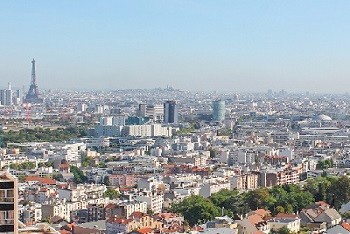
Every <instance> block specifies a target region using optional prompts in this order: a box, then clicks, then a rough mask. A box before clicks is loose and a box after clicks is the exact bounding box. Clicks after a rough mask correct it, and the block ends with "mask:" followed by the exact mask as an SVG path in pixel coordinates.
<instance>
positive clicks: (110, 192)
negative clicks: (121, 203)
mask: <svg viewBox="0 0 350 234" xmlns="http://www.w3.org/2000/svg"><path fill="white" fill-rule="evenodd" d="M119 195H120V194H119V192H118V191H117V190H115V189H112V188H107V190H106V192H105V193H104V194H103V196H104V197H109V199H111V200H112V199H117V198H118V197H119Z"/></svg>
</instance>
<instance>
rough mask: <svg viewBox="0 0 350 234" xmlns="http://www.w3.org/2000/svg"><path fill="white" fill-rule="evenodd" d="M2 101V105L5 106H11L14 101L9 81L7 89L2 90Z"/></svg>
mask: <svg viewBox="0 0 350 234" xmlns="http://www.w3.org/2000/svg"><path fill="white" fill-rule="evenodd" d="M0 102H1V105H4V106H11V105H12V104H13V103H12V90H11V84H10V83H8V87H7V89H3V90H0Z"/></svg>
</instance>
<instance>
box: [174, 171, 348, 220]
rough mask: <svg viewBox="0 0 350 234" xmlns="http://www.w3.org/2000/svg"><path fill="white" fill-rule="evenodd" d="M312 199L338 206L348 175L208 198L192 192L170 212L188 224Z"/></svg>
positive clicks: (279, 209) (288, 207)
mask: <svg viewBox="0 0 350 234" xmlns="http://www.w3.org/2000/svg"><path fill="white" fill-rule="evenodd" d="M315 201H325V202H327V203H329V204H330V205H331V206H334V207H335V208H337V209H339V208H340V206H341V204H343V203H346V202H349V201H350V178H348V177H346V176H343V177H318V178H314V179H308V180H307V181H306V185H305V186H303V187H301V186H300V185H296V184H292V185H283V186H279V185H278V186H274V187H272V188H259V189H256V190H251V191H248V192H239V191H237V190H227V189H223V190H221V191H219V192H218V193H215V194H213V195H212V196H210V197H209V198H203V197H201V196H197V195H192V196H190V197H188V198H185V199H184V200H182V201H181V202H178V203H174V204H173V205H172V207H171V210H172V211H173V212H178V213H181V214H182V215H183V216H184V218H185V220H186V221H187V222H188V223H189V224H190V225H191V226H193V225H196V224H200V223H204V222H205V221H208V220H211V219H213V218H214V217H216V216H219V215H228V216H230V217H233V218H241V217H243V216H245V215H246V214H247V213H249V212H250V211H252V210H256V209H260V208H262V209H267V210H270V211H271V213H272V215H276V214H277V213H297V212H299V211H300V210H302V209H304V208H306V207H308V206H309V205H310V204H312V203H314V202H315Z"/></svg>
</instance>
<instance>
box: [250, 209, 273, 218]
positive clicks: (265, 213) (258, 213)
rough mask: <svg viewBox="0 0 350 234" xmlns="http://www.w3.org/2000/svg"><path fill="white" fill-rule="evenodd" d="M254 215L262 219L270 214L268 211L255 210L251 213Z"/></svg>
mask: <svg viewBox="0 0 350 234" xmlns="http://www.w3.org/2000/svg"><path fill="white" fill-rule="evenodd" d="M253 213H254V214H257V215H260V216H261V217H264V216H266V215H269V214H270V211H268V210H264V209H257V210H254V211H253Z"/></svg>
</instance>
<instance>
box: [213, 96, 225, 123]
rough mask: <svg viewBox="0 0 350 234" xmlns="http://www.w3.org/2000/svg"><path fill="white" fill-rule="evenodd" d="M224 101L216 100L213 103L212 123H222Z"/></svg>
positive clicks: (223, 118)
mask: <svg viewBox="0 0 350 234" xmlns="http://www.w3.org/2000/svg"><path fill="white" fill-rule="evenodd" d="M225 112H226V109H225V101H223V100H216V101H213V121H215V122H222V121H224V120H225Z"/></svg>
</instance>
